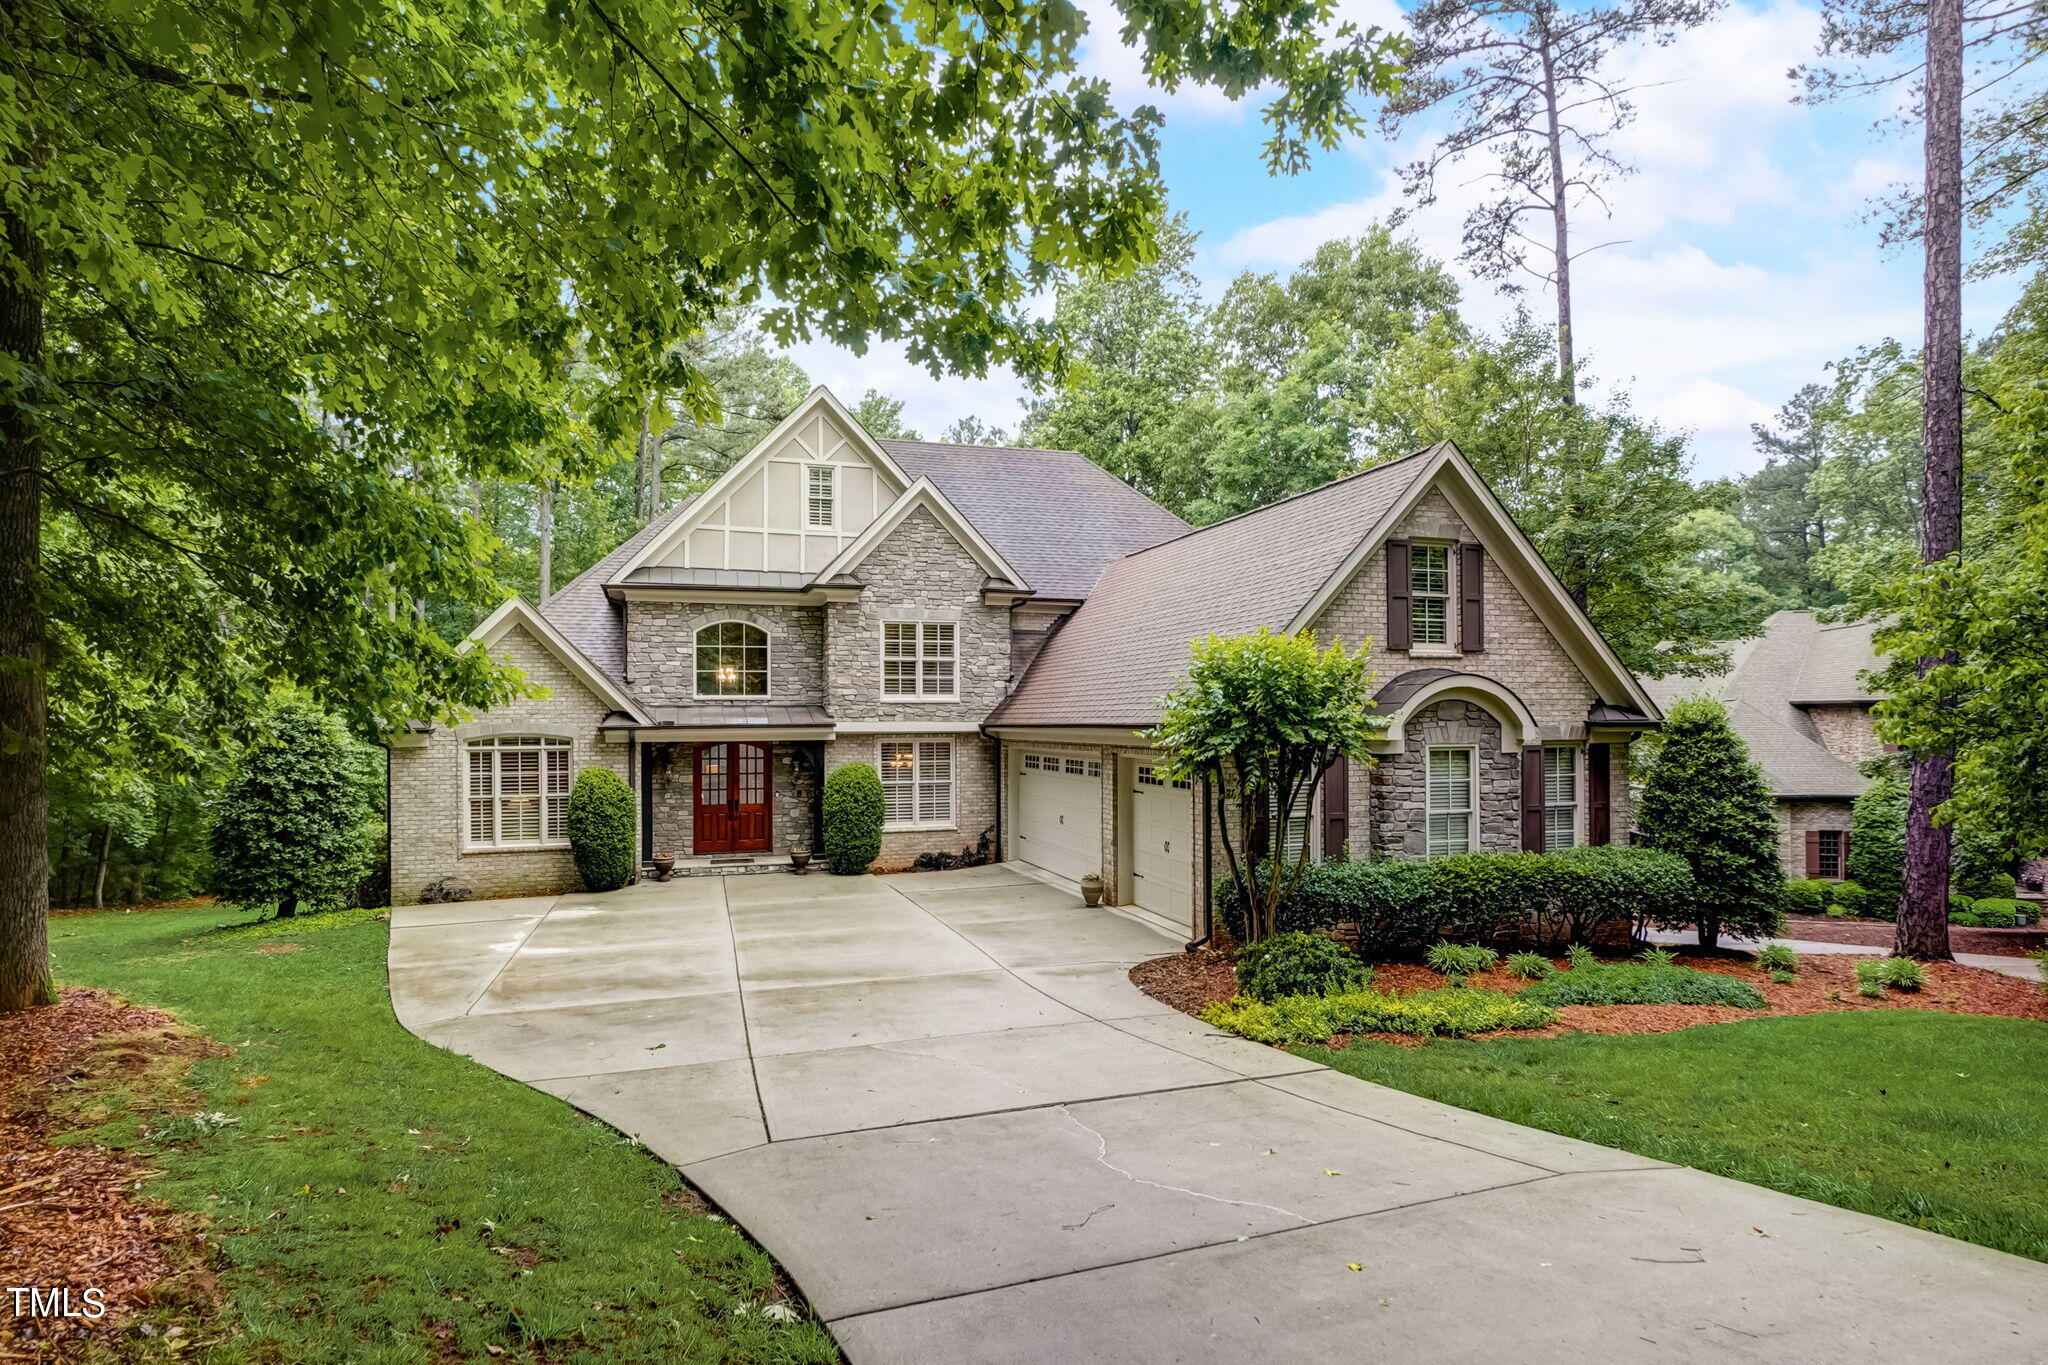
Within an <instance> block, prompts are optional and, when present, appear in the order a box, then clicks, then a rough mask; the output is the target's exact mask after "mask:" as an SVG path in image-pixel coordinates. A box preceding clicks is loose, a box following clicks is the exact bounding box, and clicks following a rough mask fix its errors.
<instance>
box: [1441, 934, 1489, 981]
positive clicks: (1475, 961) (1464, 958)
mask: <svg viewBox="0 0 2048 1365" xmlns="http://www.w3.org/2000/svg"><path fill="white" fill-rule="evenodd" d="M1422 958H1423V961H1425V962H1427V963H1428V964H1429V965H1430V967H1431V968H1433V969H1434V970H1436V971H1439V972H1442V973H1443V974H1444V975H1445V976H1448V977H1456V978H1459V979H1461V980H1462V979H1463V978H1465V977H1468V976H1470V975H1472V974H1473V973H1474V972H1490V971H1492V970H1493V964H1494V963H1496V962H1498V961H1500V954H1499V953H1497V952H1495V951H1494V950H1493V949H1491V948H1489V947H1487V946H1486V945H1485V944H1483V943H1432V944H1431V945H1430V946H1429V951H1428V952H1427V953H1424V954H1423V955H1422Z"/></svg>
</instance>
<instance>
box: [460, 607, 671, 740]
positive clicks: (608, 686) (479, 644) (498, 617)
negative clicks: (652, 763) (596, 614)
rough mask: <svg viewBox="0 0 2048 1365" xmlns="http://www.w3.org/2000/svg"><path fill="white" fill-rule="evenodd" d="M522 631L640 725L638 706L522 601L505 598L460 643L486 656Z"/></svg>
mask: <svg viewBox="0 0 2048 1365" xmlns="http://www.w3.org/2000/svg"><path fill="white" fill-rule="evenodd" d="M517 629H524V630H525V631H526V632H527V634H529V635H531V636H533V638H534V639H535V640H537V641H539V642H540V645H541V647H542V648H543V649H545V650H547V651H548V652H549V653H551V654H553V655H554V656H555V657H556V658H557V659H559V660H560V661H561V663H562V666H563V667H564V668H566V669H568V670H569V671H570V672H571V673H573V674H575V675H576V678H577V680H578V681H579V682H581V683H582V684H583V685H584V686H585V687H587V688H589V689H590V690H591V691H592V692H593V693H595V694H596V695H597V696H599V697H600V698H602V699H603V700H604V701H606V702H609V703H610V704H611V706H612V709H614V710H616V711H622V712H624V713H625V714H626V715H628V716H631V717H633V718H634V719H635V720H638V721H642V722H644V721H645V720H646V717H645V716H644V715H643V714H642V713H641V710H640V706H639V703H637V702H635V701H634V700H633V698H632V697H630V696H628V695H627V694H626V692H625V689H623V688H621V687H620V686H619V684H618V682H617V681H616V680H615V679H614V677H613V676H612V675H611V674H608V673H607V672H605V671H604V670H603V669H602V668H600V667H599V666H598V665H597V664H596V663H595V661H593V660H592V659H591V658H590V657H589V656H588V655H586V654H585V653H584V652H583V651H582V650H581V649H580V648H578V647H577V645H576V643H575V642H574V641H572V640H571V639H569V637H568V636H566V635H564V634H563V633H562V632H561V631H560V630H559V629H557V628H556V627H555V625H554V623H552V622H551V621H549V620H548V619H547V618H546V617H545V616H543V615H541V613H540V612H538V611H536V610H535V609H534V608H532V607H530V606H528V605H527V604H526V601H525V599H523V598H519V597H508V598H506V599H505V603H504V605H503V606H501V607H499V608H498V609H497V610H496V611H494V612H492V613H491V614H490V615H489V616H486V617H485V618H484V619H483V620H482V621H480V622H479V623H478V624H477V627H476V629H475V630H472V631H471V632H470V633H469V636H468V638H467V639H465V640H464V641H463V642H462V645H461V647H462V648H463V649H481V650H483V651H484V652H485V653H489V652H490V651H491V650H494V649H496V648H497V647H498V644H499V642H500V641H502V640H503V639H504V638H505V637H506V636H507V635H509V634H511V633H512V632H513V631H514V630H517Z"/></svg>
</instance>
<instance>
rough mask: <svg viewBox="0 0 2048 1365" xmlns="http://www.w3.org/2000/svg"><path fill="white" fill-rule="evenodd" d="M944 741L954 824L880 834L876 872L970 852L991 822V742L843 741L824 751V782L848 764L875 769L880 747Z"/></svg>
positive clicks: (964, 738)
mask: <svg viewBox="0 0 2048 1365" xmlns="http://www.w3.org/2000/svg"><path fill="white" fill-rule="evenodd" d="M899 740H910V741H917V740H945V741H947V742H949V743H951V744H952V746H953V823H952V825H951V826H949V827H947V828H944V829H903V830H884V831H883V832H882V854H881V857H880V858H878V859H876V861H875V866H876V867H877V868H880V869H881V870H883V871H890V870H892V869H895V868H902V867H908V866H910V862H911V860H912V859H913V858H915V857H917V855H918V854H920V853H958V852H959V851H960V850H961V849H962V848H971V847H973V846H974V844H975V843H976V841H978V840H979V839H980V838H981V832H982V831H983V830H985V829H987V828H988V827H989V826H991V825H993V824H995V822H996V771H995V743H994V741H992V740H990V739H988V738H986V737H984V736H982V735H978V734H975V733H972V732H968V733H933V732H924V733H919V732H918V731H915V730H910V729H906V730H905V731H904V732H903V733H902V734H888V735H845V736H842V737H840V738H838V739H835V740H832V741H830V742H829V743H827V744H826V745H825V773H826V776H827V777H830V776H831V774H832V773H833V772H835V771H837V770H838V769H840V768H842V767H844V766H846V765H847V764H849V763H865V764H867V765H868V766H869V767H872V768H879V755H880V753H881V745H882V743H883V742H884V741H889V742H895V741H899Z"/></svg>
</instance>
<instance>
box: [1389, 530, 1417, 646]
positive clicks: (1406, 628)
mask: <svg viewBox="0 0 2048 1365" xmlns="http://www.w3.org/2000/svg"><path fill="white" fill-rule="evenodd" d="M1412 581H1413V579H1412V577H1411V575H1410V573H1409V565H1408V542H1407V541H1405V540H1390V541H1388V542H1387V648H1388V649H1412V648H1413V647H1414V645H1415V617H1414V615H1413V613H1412V612H1411V611H1410V609H1409V602H1408V591H1409V586H1410V584H1411V583H1412Z"/></svg>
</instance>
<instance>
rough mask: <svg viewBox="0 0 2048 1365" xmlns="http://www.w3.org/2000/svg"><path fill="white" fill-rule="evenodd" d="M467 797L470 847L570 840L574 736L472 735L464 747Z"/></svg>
mask: <svg viewBox="0 0 2048 1365" xmlns="http://www.w3.org/2000/svg"><path fill="white" fill-rule="evenodd" d="M463 774H464V778H463V799H464V801H465V802H466V803H467V805H468V817H469V822H468V831H469V837H468V840H467V844H468V846H469V847H471V848H538V847H543V846H546V845H550V844H566V843H568V842H569V741H568V740H566V739H557V738H554V737H552V736H549V735H499V736H496V737H495V738H492V739H473V740H471V741H470V742H469V743H468V744H467V745H466V746H465V750H464V770H463Z"/></svg>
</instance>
